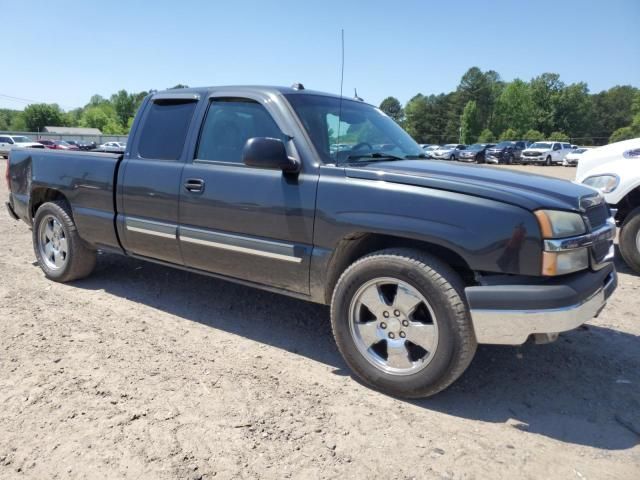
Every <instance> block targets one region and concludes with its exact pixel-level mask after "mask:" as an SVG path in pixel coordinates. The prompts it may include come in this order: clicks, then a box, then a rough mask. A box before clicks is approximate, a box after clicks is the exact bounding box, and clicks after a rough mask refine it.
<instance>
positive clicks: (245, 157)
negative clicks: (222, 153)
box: [242, 137, 300, 173]
mask: <svg viewBox="0 0 640 480" xmlns="http://www.w3.org/2000/svg"><path fill="white" fill-rule="evenodd" d="M242 161H243V162H244V164H245V165H247V166H248V167H255V168H266V169H271V170H282V171H283V172H285V173H297V172H299V171H300V163H299V162H298V161H297V160H296V159H295V158H291V157H289V156H288V155H287V150H286V149H285V147H284V143H283V142H282V140H280V139H277V138H270V137H254V138H250V139H249V140H247V143H245V144H244V149H243V150H242Z"/></svg>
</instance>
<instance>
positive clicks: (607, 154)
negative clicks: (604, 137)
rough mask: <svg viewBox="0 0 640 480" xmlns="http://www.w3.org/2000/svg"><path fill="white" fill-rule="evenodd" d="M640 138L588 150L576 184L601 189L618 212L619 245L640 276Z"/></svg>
mask: <svg viewBox="0 0 640 480" xmlns="http://www.w3.org/2000/svg"><path fill="white" fill-rule="evenodd" d="M639 162H640V138H635V139H632V140H625V141H623V142H617V143H612V144H610V145H606V146H604V147H598V148H594V149H591V150H587V151H586V152H584V153H583V154H582V156H581V157H580V162H579V163H578V170H577V171H576V182H579V183H582V184H584V185H588V186H590V187H593V188H595V189H597V190H598V191H599V192H601V193H602V195H604V198H605V200H606V201H607V204H609V206H610V207H611V209H612V211H613V212H615V216H614V219H615V223H616V225H618V226H619V227H620V232H619V234H618V244H619V246H620V253H621V254H622V258H623V259H624V260H625V262H626V263H627V265H629V267H631V268H632V269H633V270H634V271H635V272H636V273H639V274H640V168H638V165H640V163H639Z"/></svg>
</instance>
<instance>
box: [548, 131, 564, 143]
mask: <svg viewBox="0 0 640 480" xmlns="http://www.w3.org/2000/svg"><path fill="white" fill-rule="evenodd" d="M549 140H554V141H556V142H568V141H569V135H567V134H566V133H564V132H551V135H549Z"/></svg>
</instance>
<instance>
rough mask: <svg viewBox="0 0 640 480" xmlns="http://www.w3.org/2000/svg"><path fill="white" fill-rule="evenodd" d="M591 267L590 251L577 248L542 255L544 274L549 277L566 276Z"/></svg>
mask: <svg viewBox="0 0 640 480" xmlns="http://www.w3.org/2000/svg"><path fill="white" fill-rule="evenodd" d="M588 266H589V250H588V249H587V248H586V247H585V248H576V249H575V250H567V251H564V252H543V253H542V274H543V275H547V276H554V275H565V274H567V273H572V272H577V271H579V270H584V269H585V268H587V267H588Z"/></svg>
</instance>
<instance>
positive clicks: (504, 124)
mask: <svg viewBox="0 0 640 480" xmlns="http://www.w3.org/2000/svg"><path fill="white" fill-rule="evenodd" d="M495 110H496V111H495V113H494V124H495V127H494V130H496V131H504V130H505V129H509V130H512V131H515V135H513V137H512V138H511V139H515V137H519V136H520V135H521V134H522V133H524V132H526V131H527V130H529V129H530V128H532V126H533V125H532V124H533V100H532V98H531V90H530V88H529V85H528V84H527V83H526V82H523V81H522V80H520V79H515V80H514V81H513V82H511V83H510V84H508V85H507V86H506V87H505V89H504V90H503V91H502V94H500V97H498V101H497V103H496V108H495Z"/></svg>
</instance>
